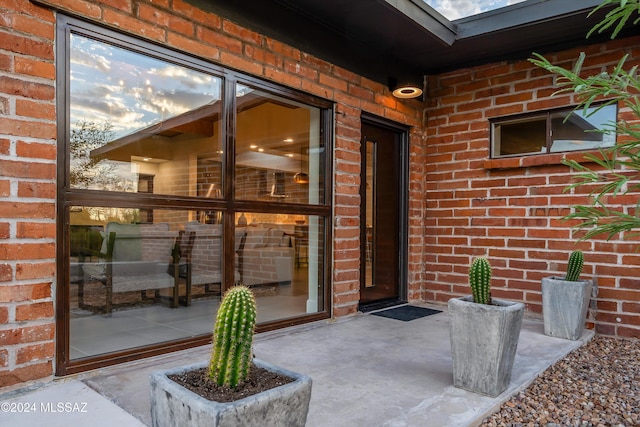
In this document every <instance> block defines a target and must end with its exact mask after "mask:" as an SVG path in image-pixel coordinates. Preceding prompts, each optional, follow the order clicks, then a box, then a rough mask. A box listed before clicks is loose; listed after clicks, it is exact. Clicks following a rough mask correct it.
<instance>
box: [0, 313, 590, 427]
mask: <svg viewBox="0 0 640 427" xmlns="http://www.w3.org/2000/svg"><path fill="white" fill-rule="evenodd" d="M435 308H438V309H442V307H435ZM592 336H593V332H592V331H586V332H585V334H584V335H583V337H582V340H581V341H575V342H574V341H567V340H563V339H559V338H552V337H547V336H545V335H544V334H543V325H542V322H541V321H538V320H533V319H525V320H524V322H523V328H522V332H521V334H520V341H519V344H518V352H517V355H516V359H515V364H514V369H513V375H512V378H511V383H510V386H509V388H508V389H507V390H506V391H505V392H504V393H503V394H502V395H500V396H498V397H496V398H490V397H486V396H481V395H477V394H474V393H471V392H466V391H464V390H460V389H457V388H455V387H453V385H452V384H453V378H452V369H451V357H450V344H449V324H448V317H447V313H446V309H445V311H444V312H442V313H438V314H435V315H432V316H428V317H423V318H420V319H416V320H411V321H408V322H403V321H399V320H395V319H388V318H384V317H380V316H373V315H370V314H367V315H360V316H354V317H352V318H350V319H347V320H343V321H340V322H336V323H327V322H317V323H314V324H309V325H303V326H298V327H294V328H290V329H286V330H279V331H274V332H270V333H264V334H260V335H257V336H256V342H255V353H256V356H257V357H259V358H261V359H264V360H266V361H269V362H271V363H274V364H277V365H281V366H283V367H286V368H288V369H291V370H293V371H298V372H302V373H305V374H307V375H309V376H311V377H312V378H313V392H312V397H311V404H310V409H309V416H308V420H307V425H308V426H311V427H328V426H331V427H340V426H345V427H346V426H349V427H352V426H367V427H369V426H473V425H476V424H478V423H479V422H480V421H481V420H482V418H484V417H485V416H486V415H488V414H490V413H491V412H493V411H494V410H496V409H497V408H498V406H499V405H500V404H501V403H502V402H503V401H505V400H506V399H508V398H509V397H510V396H511V395H512V394H514V393H516V392H517V391H519V390H521V389H523V388H525V387H526V386H527V385H528V384H529V383H530V382H531V381H533V379H535V377H536V376H537V375H538V374H539V373H541V372H542V371H544V370H545V369H546V368H547V367H549V366H550V365H551V364H553V363H554V362H555V361H557V360H558V359H560V358H562V357H563V356H565V355H566V354H567V353H569V352H570V351H572V350H573V349H575V348H577V347H579V346H580V345H582V344H583V343H584V342H585V341H587V340H589V339H590V338H591V337H592ZM208 354H209V347H208V346H207V347H199V348H196V349H191V350H187V351H183V352H180V353H173V354H170V355H164V356H159V357H156V358H152V359H147V360H143V361H138V362H133V363H130V364H127V365H120V366H117V367H111V368H105V369H101V370H99V371H96V372H92V373H87V374H84V375H83V376H81V377H78V378H76V379H74V380H71V381H69V380H59V381H56V382H54V384H52V385H48V386H47V387H45V388H44V389H41V390H38V391H36V392H32V393H30V394H26V395H22V396H17V397H13V398H12V400H13V401H16V402H38V401H42V400H44V401H51V400H52V399H54V396H57V397H55V399H56V401H60V400H65V401H72V402H73V401H87V399H90V402H93V403H91V404H90V405H87V407H88V410H89V412H88V413H85V414H66V413H64V414H63V413H57V414H42V413H41V414H32V416H25V415H28V414H13V415H22V417H18V416H16V417H14V418H11V419H10V420H9V421H10V422H9V424H8V425H13V426H18V425H34V424H33V423H34V422H35V424H36V425H39V424H38V422H37V420H36V418H35V416H37V415H46V416H47V417H46V418H45V420H46V424H47V425H49V426H57V425H67V426H69V425H92V426H94V427H95V426H99V425H117V424H119V425H121V426H123V427H124V426H127V427H128V426H132V425H142V424H146V425H151V416H150V403H149V381H148V376H149V374H150V373H151V372H152V371H154V370H156V369H163V368H166V367H170V366H177V365H183V364H187V363H191V362H196V361H201V360H203V359H206V358H207V357H208ZM78 380H81V381H82V383H80V381H78ZM86 385H88V386H89V387H91V388H92V389H94V390H96V391H97V392H98V393H99V394H98V393H95V392H94V391H93V390H90V389H88V388H87V387H86ZM65 387H67V388H71V392H75V393H77V395H75V396H70V395H67V394H60V393H65V391H64V390H63V388H65ZM74 387H75V389H74ZM56 388H60V390H59V392H58V393H56V392H55V390H56ZM76 389H77V390H76ZM74 390H75V391H74ZM69 392H70V391H66V393H69ZM47 393H48V394H47ZM63 395H64V398H62V396H63ZM104 397H106V398H107V399H108V400H106V399H104ZM83 399H84V400H83ZM5 401H6V399H5ZM111 402H114V403H115V404H117V405H118V406H119V407H120V408H122V409H124V411H126V412H127V413H129V414H131V415H133V416H134V417H135V418H136V419H137V420H135V419H133V418H131V417H130V416H129V415H127V414H126V413H124V412H123V411H121V409H120V408H118V407H117V406H115V405H113V404H112V403H111ZM39 404H40V403H38V405H39ZM5 415H6V414H3V417H4V416H5ZM72 416H76V417H77V418H72ZM119 419H121V420H122V421H118V420H119ZM74 420H77V421H78V422H79V424H75V423H74ZM58 421H60V424H56V423H57V422H58ZM140 421H141V422H142V424H141V423H140ZM21 422H22V424H21ZM101 422H107V423H106V424H101Z"/></svg>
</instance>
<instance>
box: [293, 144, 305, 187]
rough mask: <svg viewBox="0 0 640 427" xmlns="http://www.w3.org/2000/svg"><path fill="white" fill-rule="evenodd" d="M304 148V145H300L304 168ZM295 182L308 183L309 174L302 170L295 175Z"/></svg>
mask: <svg viewBox="0 0 640 427" xmlns="http://www.w3.org/2000/svg"><path fill="white" fill-rule="evenodd" d="M302 150H303V147H302V146H300V169H302ZM293 183H294V184H308V183H309V175H307V174H306V173H304V172H302V170H301V171H300V172H298V173H296V174H295V175H293Z"/></svg>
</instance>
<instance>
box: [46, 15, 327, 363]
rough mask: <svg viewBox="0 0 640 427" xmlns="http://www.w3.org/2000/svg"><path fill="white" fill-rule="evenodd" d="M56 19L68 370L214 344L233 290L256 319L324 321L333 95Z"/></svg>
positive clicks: (61, 355) (62, 304) (61, 351)
mask: <svg viewBox="0 0 640 427" xmlns="http://www.w3.org/2000/svg"><path fill="white" fill-rule="evenodd" d="M58 28H59V32H58V35H59V37H58V43H59V46H58V49H59V53H60V54H59V55H58V57H59V58H60V59H59V63H58V64H57V67H58V68H57V69H58V71H59V80H60V82H59V83H60V87H62V88H64V90H61V91H60V92H59V93H60V97H59V99H58V105H59V111H60V112H61V113H62V112H64V113H63V114H60V115H59V117H60V118H61V121H60V123H59V141H60V142H61V143H60V148H59V150H60V151H59V157H60V159H64V163H63V164H64V165H65V167H64V168H60V170H59V180H60V182H63V183H64V186H63V187H64V188H63V189H62V191H61V192H60V193H59V201H60V203H59V208H58V213H59V218H60V225H59V228H58V229H59V233H60V242H61V243H62V244H61V245H59V247H60V249H59V251H58V258H59V264H58V265H59V271H60V274H59V277H60V278H59V286H58V290H59V292H58V297H59V299H58V300H59V305H58V308H59V312H60V313H62V324H63V330H64V332H63V333H62V337H61V339H59V340H58V369H59V371H60V373H69V372H73V371H74V370H80V369H81V368H76V367H83V368H82V369H84V368H87V367H94V366H100V365H101V364H104V363H108V362H109V361H114V362H115V361H118V360H125V359H130V358H132V357H136V356H139V355H142V354H148V353H149V352H154V351H155V352H159V351H160V352H161V351H166V349H167V348H170V347H171V346H172V343H180V345H181V346H183V347H184V345H186V344H185V342H186V343H187V344H188V343H189V342H191V343H192V344H193V345H195V344H197V343H202V342H203V341H207V340H209V339H210V334H211V328H212V324H213V319H214V316H215V313H216V310H217V308H218V305H219V302H220V299H221V296H222V294H223V293H224V292H225V290H226V289H228V288H229V287H231V286H233V285H234V284H245V285H247V286H249V287H251V288H252V289H253V291H254V294H255V295H256V298H257V303H258V311H259V319H258V320H259V328H265V329H269V328H274V327H277V326H278V325H280V324H291V323H295V322H297V321H300V322H302V321H309V320H314V319H316V318H326V317H328V310H329V307H327V301H328V298H327V294H326V293H327V289H328V286H327V284H326V278H327V276H328V275H327V266H328V262H329V261H328V259H329V252H328V250H329V246H330V245H328V244H327V240H328V236H329V230H328V229H327V227H328V225H329V224H330V223H331V221H330V218H331V216H330V215H331V207H330V205H328V204H327V203H326V201H327V200H330V197H327V194H328V191H329V188H330V184H329V182H328V176H327V171H328V170H329V168H330V165H329V163H328V159H329V158H330V157H329V156H328V153H327V150H328V149H329V144H328V143H327V137H328V135H330V133H331V132H330V131H331V129H330V125H331V124H330V117H331V114H330V113H331V104H330V103H329V102H327V101H324V100H320V99H317V98H315V97H311V96H308V95H305V94H303V93H299V92H295V91H292V90H288V89H286V88H281V87H277V86H275V85H273V84H270V83H267V82H263V81H260V80H257V79H255V78H252V77H251V76H246V75H242V74H240V73H237V72H234V71H231V70H226V69H224V68H223V67H219V66H215V65H213V64H209V63H206V62H203V61H199V60H196V59H194V58H191V57H187V56H183V55H181V54H178V53H176V52H172V51H168V50H166V49H164V48H162V47H158V46H155V45H150V44H146V43H143V42H140V41H137V40H134V39H130V38H128V37H126V36H123V35H121V34H118V33H115V32H111V31H108V30H104V29H101V28H98V27H95V26H92V25H89V24H85V23H81V22H79V21H76V20H73V19H70V18H66V17H61V18H60V22H59V26H58ZM225 94H235V96H225ZM229 154H231V155H229Z"/></svg>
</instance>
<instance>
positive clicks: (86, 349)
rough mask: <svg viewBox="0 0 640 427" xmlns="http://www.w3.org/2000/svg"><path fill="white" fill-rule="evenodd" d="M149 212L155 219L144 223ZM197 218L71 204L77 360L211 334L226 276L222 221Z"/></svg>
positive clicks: (175, 212) (177, 213) (184, 213)
mask: <svg viewBox="0 0 640 427" xmlns="http://www.w3.org/2000/svg"><path fill="white" fill-rule="evenodd" d="M149 214H151V215H152V216H153V218H154V221H153V222H141V221H140V219H141V218H143V217H145V216H148V215H149ZM196 217H197V213H196V212H194V211H181V210H165V209H154V210H146V211H144V210H141V209H130V208H107V207H89V206H76V207H73V208H71V212H70V230H69V235H70V245H69V247H70V252H69V260H70V262H69V272H70V273H69V295H70V314H71V320H70V327H71V336H70V350H71V358H82V357H87V356H94V355H98V354H102V353H108V352H113V351H118V350H122V349H126V348H129V347H138V346H141V345H151V344H156V343H159V342H163V341H170V340H175V339H180V338H189V337H194V336H198V335H203V334H209V333H210V332H211V322H212V320H211V319H213V316H214V315H215V312H216V310H217V308H218V305H219V301H220V295H221V292H222V288H221V284H222V282H223V277H224V274H223V273H224V272H223V268H224V267H223V263H222V248H223V245H222V239H223V233H222V225H220V224H203V223H201V222H199V221H197V220H196ZM236 275H237V274H236ZM238 277H239V276H238ZM177 308H178V309H177ZM175 309H177V310H175Z"/></svg>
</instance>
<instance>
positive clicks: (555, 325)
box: [542, 277, 593, 341]
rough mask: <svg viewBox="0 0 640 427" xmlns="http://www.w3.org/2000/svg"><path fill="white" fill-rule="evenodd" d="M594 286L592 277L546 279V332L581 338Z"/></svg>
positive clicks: (544, 282)
mask: <svg viewBox="0 0 640 427" xmlns="http://www.w3.org/2000/svg"><path fill="white" fill-rule="evenodd" d="M592 287H593V282H592V281H591V280H579V281H576V282H572V281H569V280H564V279H563V278H562V277H545V278H544V279H542V315H543V319H544V334H545V335H549V336H551V337H557V338H564V339H568V340H574V341H575V340H577V339H579V338H580V337H581V336H582V333H583V332H584V324H585V321H586V319H587V311H588V310H589V301H591V289H592Z"/></svg>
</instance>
